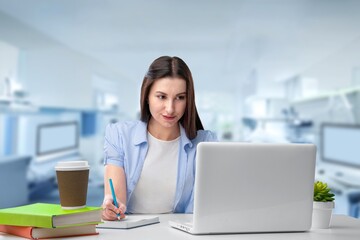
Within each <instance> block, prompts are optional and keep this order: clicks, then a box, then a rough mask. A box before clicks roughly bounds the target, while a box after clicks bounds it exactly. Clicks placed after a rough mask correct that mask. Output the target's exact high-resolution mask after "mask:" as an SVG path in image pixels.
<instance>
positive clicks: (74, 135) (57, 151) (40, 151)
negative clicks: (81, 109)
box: [36, 121, 79, 162]
mask: <svg viewBox="0 0 360 240" xmlns="http://www.w3.org/2000/svg"><path fill="white" fill-rule="evenodd" d="M78 148H79V126H78V123H77V122H75V121H72V122H58V123H48V124H40V125H39V126H38V127H37V134H36V155H37V158H36V159H37V161H39V162H41V161H46V160H48V159H51V158H54V157H60V156H65V155H68V154H71V153H75V152H78Z"/></svg>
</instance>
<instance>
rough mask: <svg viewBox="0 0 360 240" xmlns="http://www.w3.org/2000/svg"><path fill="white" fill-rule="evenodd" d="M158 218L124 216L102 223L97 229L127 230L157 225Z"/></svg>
mask: <svg viewBox="0 0 360 240" xmlns="http://www.w3.org/2000/svg"><path fill="white" fill-rule="evenodd" d="M159 222H160V221H159V216H154V215H126V217H125V218H124V219H121V220H117V221H105V220H104V221H103V222H102V223H100V224H98V225H97V226H96V227H97V228H113V229H129V228H135V227H141V226H146V225H150V224H155V223H159Z"/></svg>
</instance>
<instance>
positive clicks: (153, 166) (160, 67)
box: [103, 56, 217, 220]
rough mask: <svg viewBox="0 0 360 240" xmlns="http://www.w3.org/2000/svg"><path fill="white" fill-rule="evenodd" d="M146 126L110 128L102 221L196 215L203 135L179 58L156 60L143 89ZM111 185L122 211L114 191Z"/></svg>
mask: <svg viewBox="0 0 360 240" xmlns="http://www.w3.org/2000/svg"><path fill="white" fill-rule="evenodd" d="M140 105H141V120H140V121H126V122H119V123H115V124H110V125H108V126H107V128H106V133H105V143H104V153H105V159H104V164H105V177H104V186H105V197H104V201H103V219H105V220H115V219H117V218H118V217H119V216H120V217H121V218H123V217H124V216H125V215H124V214H125V212H128V213H169V212H176V213H191V212H192V211H193V200H194V196H193V187H194V180H195V156H196V146H197V144H198V143H199V142H203V141H217V138H216V135H215V134H214V133H212V132H210V131H206V130H204V128H203V126H202V123H201V120H200V118H199V115H198V113H197V110H196V105H195V94H194V83H193V79H192V75H191V72H190V69H189V68H188V66H187V65H186V63H185V62H184V61H183V60H182V59H180V58H178V57H168V56H163V57H159V58H158V59H156V60H154V62H153V63H152V64H151V65H150V67H149V70H148V72H147V73H146V75H145V77H144V80H143V83H142V86H141V98H140ZM109 179H112V182H113V185H114V190H115V194H116V199H117V203H118V208H117V207H115V206H114V199H113V197H112V194H111V189H110V186H109Z"/></svg>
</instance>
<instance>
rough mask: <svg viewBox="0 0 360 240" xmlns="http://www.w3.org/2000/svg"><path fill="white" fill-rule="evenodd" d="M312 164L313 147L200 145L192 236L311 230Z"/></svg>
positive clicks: (313, 159)
mask: <svg viewBox="0 0 360 240" xmlns="http://www.w3.org/2000/svg"><path fill="white" fill-rule="evenodd" d="M315 160H316V147H315V145H313V144H270V143H239V142H203V143H200V144H199V145H198V150H197V161H196V177H195V196H194V214H193V229H192V233H194V234H211V233H236V232H289V231H306V230H309V229H310V227H311V218H312V202H313V184H314V175H315Z"/></svg>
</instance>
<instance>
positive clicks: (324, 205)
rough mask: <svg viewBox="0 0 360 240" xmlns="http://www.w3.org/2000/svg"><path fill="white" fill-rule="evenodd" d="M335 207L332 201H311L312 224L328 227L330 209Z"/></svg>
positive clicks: (314, 226)
mask: <svg viewBox="0 0 360 240" xmlns="http://www.w3.org/2000/svg"><path fill="white" fill-rule="evenodd" d="M334 207H335V203H334V202H313V215H312V225H311V227H312V228H313V229H316V228H322V229H324V228H329V227H330V222H331V215H332V210H333V208H334Z"/></svg>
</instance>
